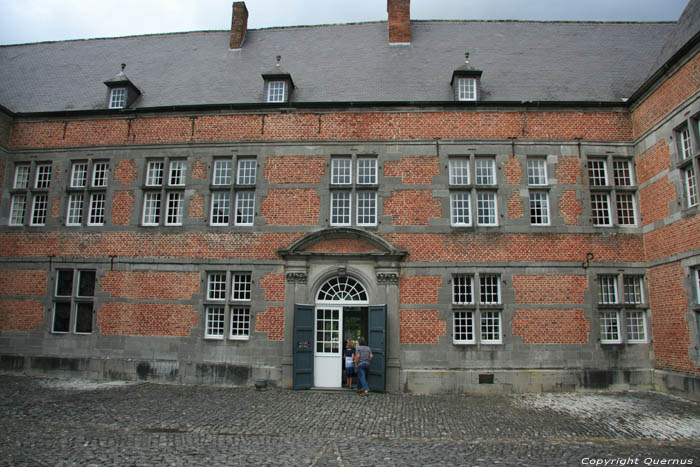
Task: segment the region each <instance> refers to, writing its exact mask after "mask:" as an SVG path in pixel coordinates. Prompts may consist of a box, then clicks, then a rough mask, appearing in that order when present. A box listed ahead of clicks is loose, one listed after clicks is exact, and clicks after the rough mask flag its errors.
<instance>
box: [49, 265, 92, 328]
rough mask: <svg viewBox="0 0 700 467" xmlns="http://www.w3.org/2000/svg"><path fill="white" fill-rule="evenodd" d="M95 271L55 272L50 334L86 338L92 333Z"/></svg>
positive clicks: (61, 270) (70, 270) (71, 270)
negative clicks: (67, 334)
mask: <svg viewBox="0 0 700 467" xmlns="http://www.w3.org/2000/svg"><path fill="white" fill-rule="evenodd" d="M95 281H96V276H95V271H92V270H82V269H78V270H73V269H59V270H58V271H56V285H55V289H54V297H53V313H52V322H51V331H52V332H54V333H69V332H73V333H76V334H90V333H91V332H92V320H93V300H94V295H95Z"/></svg>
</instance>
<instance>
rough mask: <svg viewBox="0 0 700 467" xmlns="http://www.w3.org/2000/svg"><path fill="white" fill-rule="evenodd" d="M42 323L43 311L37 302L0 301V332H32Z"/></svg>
mask: <svg viewBox="0 0 700 467" xmlns="http://www.w3.org/2000/svg"><path fill="white" fill-rule="evenodd" d="M43 323H44V309H43V307H42V306H41V303H40V302H38V301H37V300H11V299H5V298H3V299H0V331H27V332H31V331H34V330H35V329H36V327H37V325H39V324H43Z"/></svg>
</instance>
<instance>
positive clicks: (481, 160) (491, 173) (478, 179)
mask: <svg viewBox="0 0 700 467" xmlns="http://www.w3.org/2000/svg"><path fill="white" fill-rule="evenodd" d="M474 183H476V184H477V185H482V186H492V185H496V159H494V158H493V157H476V158H475V159H474Z"/></svg>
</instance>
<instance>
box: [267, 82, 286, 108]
mask: <svg viewBox="0 0 700 467" xmlns="http://www.w3.org/2000/svg"><path fill="white" fill-rule="evenodd" d="M286 91H287V83H286V81H269V82H268V84H267V102H271V103H274V102H285V98H284V97H285V94H286Z"/></svg>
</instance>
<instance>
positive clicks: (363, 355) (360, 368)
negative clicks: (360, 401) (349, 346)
mask: <svg viewBox="0 0 700 467" xmlns="http://www.w3.org/2000/svg"><path fill="white" fill-rule="evenodd" d="M358 343H359V345H358V346H357V348H356V349H355V366H356V367H357V376H358V377H359V378H360V386H361V388H362V392H360V395H361V396H366V395H368V394H369V386H368V385H367V372H368V371H369V362H370V361H371V360H372V357H374V355H372V349H370V348H369V347H367V341H365V339H364V337H360V339H359V341H358Z"/></svg>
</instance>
